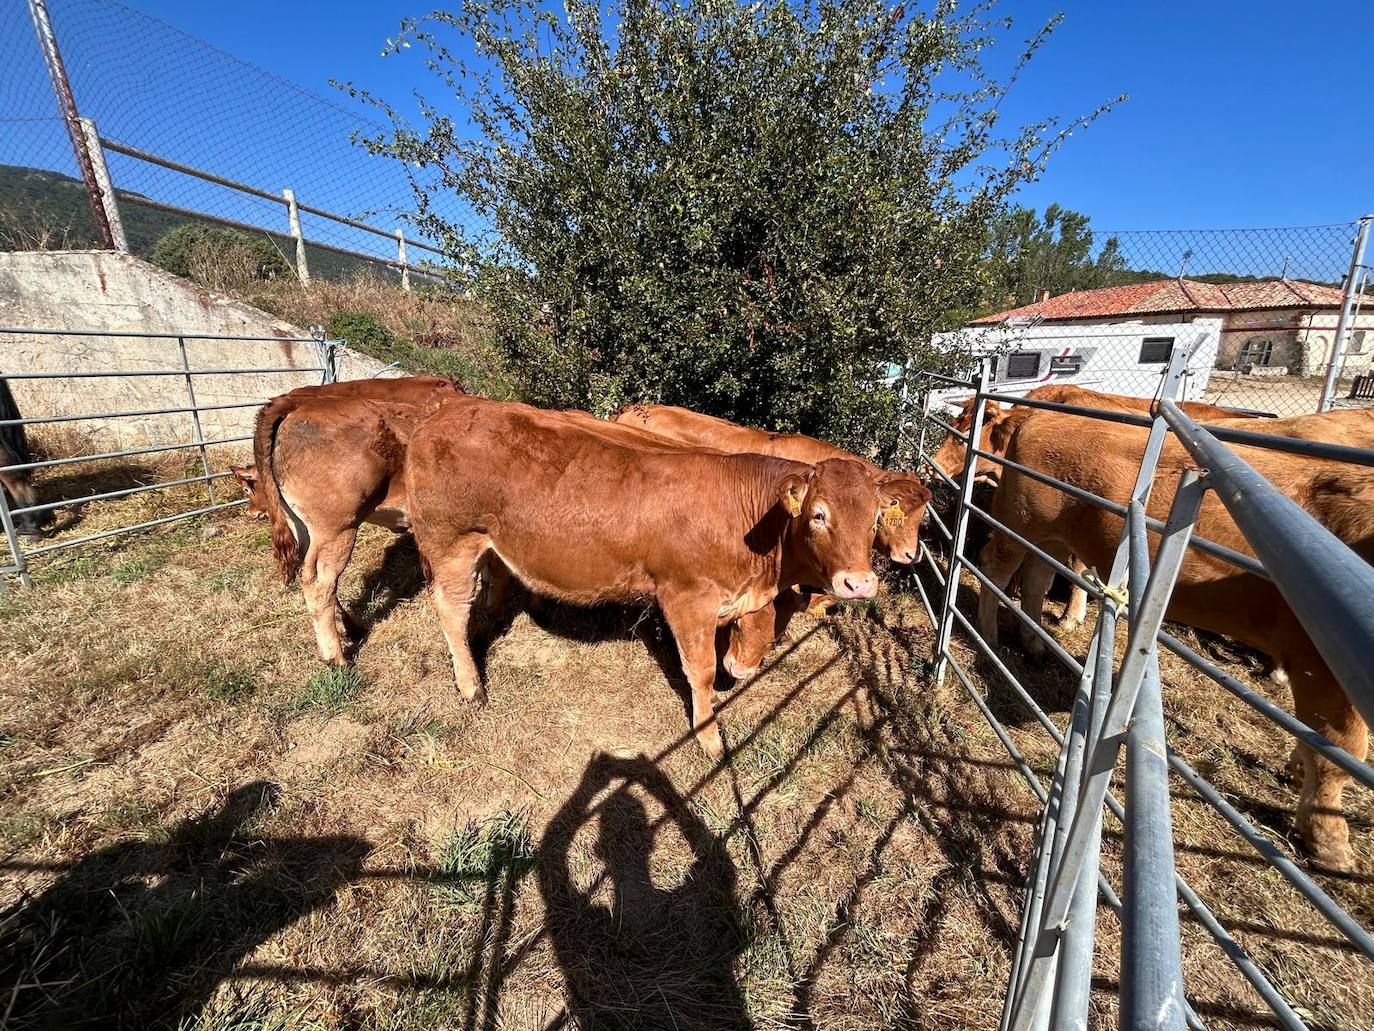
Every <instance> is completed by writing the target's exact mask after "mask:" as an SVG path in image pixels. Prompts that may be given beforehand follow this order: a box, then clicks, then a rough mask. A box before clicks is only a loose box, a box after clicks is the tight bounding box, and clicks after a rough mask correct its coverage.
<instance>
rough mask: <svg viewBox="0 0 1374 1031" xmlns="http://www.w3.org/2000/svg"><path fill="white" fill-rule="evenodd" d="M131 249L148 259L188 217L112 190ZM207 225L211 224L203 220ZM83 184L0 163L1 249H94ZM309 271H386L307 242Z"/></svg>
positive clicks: (291, 249)
mask: <svg viewBox="0 0 1374 1031" xmlns="http://www.w3.org/2000/svg"><path fill="white" fill-rule="evenodd" d="M115 195H116V197H117V198H118V200H119V217H120V220H121V221H122V222H123V223H124V235H125V237H126V238H127V239H128V241H129V250H130V251H132V252H133V253H134V254H136V255H137V256H138V257H140V258H146V259H151V257H152V253H153V247H154V246H156V244H157V241H158V239H159V238H161V236H162V234H163V233H165V232H167V231H168V230H169V229H174V228H176V227H177V226H179V225H183V224H185V223H186V222H189V221H193V220H192V219H188V218H184V217H183V216H181V215H174V214H172V213H170V212H167V211H159V210H158V209H156V208H150V207H148V206H146V205H144V204H140V203H138V201H139V200H140V199H141V196H142V195H141V194H137V193H131V192H130V191H128V190H119V189H116V190H115ZM206 221H207V224H214V223H211V222H209V220H206ZM261 233H262V235H263V236H265V237H267V238H268V239H270V240H271V241H272V242H273V243H274V244H275V245H276V246H277V247H278V248H280V250H281V252H282V253H283V254H284V255H286V257H287V260H288V261H290V262H292V263H293V264H294V261H295V253H296V252H295V244H294V243H293V242H292V240H291V238H290V237H289V236H287V235H285V234H283V233H270V232H267V231H266V230H261ZM96 246H97V243H96V236H95V225H94V222H93V221H92V219H91V208H90V203H89V201H88V200H87V199H86V188H85V186H84V185H83V184H82V183H81V180H79V179H73V178H72V177H71V176H69V175H63V174H62V173H60V172H51V171H48V170H46V169H41V168H25V167H23V166H22V165H0V251H27V250H81V249H85V248H92V247H96ZM305 253H306V260H307V261H309V263H310V274H311V275H312V276H315V277H318V278H321V279H330V280H335V281H342V280H346V279H350V278H352V277H353V275H354V274H355V273H357V272H359V271H362V270H365V269H366V270H370V271H372V272H374V273H380V274H386V275H390V273H389V271H388V270H387V268H386V266H384V265H375V264H372V263H371V262H366V261H362V260H360V259H357V258H350V257H347V256H345V255H342V254H335V253H333V252H332V251H325V250H320V249H319V248H318V247H312V246H310V245H309V244H306V248H305Z"/></svg>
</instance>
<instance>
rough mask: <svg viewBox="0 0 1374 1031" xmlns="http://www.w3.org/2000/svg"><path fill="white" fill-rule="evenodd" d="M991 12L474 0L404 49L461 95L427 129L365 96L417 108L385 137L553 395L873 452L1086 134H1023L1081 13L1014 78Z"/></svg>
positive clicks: (504, 334) (427, 120)
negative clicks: (1059, 46)
mask: <svg viewBox="0 0 1374 1031" xmlns="http://www.w3.org/2000/svg"><path fill="white" fill-rule="evenodd" d="M992 6H993V4H991V3H987V4H981V5H978V6H976V7H975V8H974V9H973V13H969V14H962V13H957V12H956V11H955V10H954V5H953V4H951V3H940V4H938V5H937V6H936V8H935V10H934V11H933V12H929V13H927V12H914V11H908V10H907V9H906V8H905V7H904V6H903V5H902V4H900V3H899V4H898V5H897V6H887V5H886V4H885V3H884V2H882V0H822V2H819V3H813V2H809V0H803V2H788V0H762V2H758V3H752V4H747V5H746V4H743V3H740V2H737V0H677V2H670V0H609V2H608V3H607V4H605V5H603V4H601V3H599V2H594V0H567V4H566V10H567V16H566V17H558V16H556V15H554V14H552V13H550V12H549V11H548V10H546V9H544V8H542V7H541V6H540V5H539V4H538V3H536V2H532V0H471V2H468V3H465V4H464V6H463V7H462V9H461V10H460V11H458V12H456V13H447V12H438V13H435V14H433V15H430V16H429V17H428V18H425V19H423V20H408V21H406V22H405V23H403V26H402V31H401V34H400V36H399V37H398V38H397V39H395V40H393V41H391V43H390V45H389V50H390V51H392V52H395V51H399V50H402V49H405V48H408V47H412V46H414V47H417V48H419V49H421V50H422V52H423V53H424V54H425V59H426V61H427V64H428V66H429V68H430V69H431V70H432V71H433V72H434V73H435V74H436V75H437V76H438V77H439V79H440V81H441V82H442V84H443V86H444V88H445V89H446V90H447V91H449V92H450V93H451V94H453V97H452V98H450V99H449V100H448V101H446V102H444V103H440V102H438V101H427V100H424V99H422V100H421V105H422V107H421V109H422V112H423V120H424V124H423V125H422V126H419V127H415V126H412V125H409V124H407V123H406V122H405V121H404V120H402V119H400V118H399V117H398V116H397V114H396V112H395V111H394V110H393V109H392V108H390V107H389V106H388V105H387V104H386V103H385V102H383V101H381V100H379V99H377V98H375V97H371V96H369V95H367V94H366V93H364V92H363V91H360V90H356V89H353V88H352V87H348V88H349V89H350V90H351V92H353V93H354V95H361V96H364V97H367V99H369V100H371V101H372V102H373V103H375V104H377V105H378V106H379V107H380V108H382V109H383V110H384V111H385V112H386V113H387V114H388V115H389V116H390V117H391V119H392V129H391V130H390V131H388V132H386V133H384V134H382V135H379V136H377V137H374V138H371V139H368V140H365V141H364V142H365V143H366V144H367V145H368V146H369V147H370V148H371V149H372V150H373V151H374V152H376V153H380V154H385V155H389V156H391V157H393V158H396V159H397V160H398V161H400V162H401V163H402V164H403V166H404V167H405V168H406V169H407V170H408V171H409V172H410V174H411V175H412V182H413V183H414V185H415V189H416V192H417V197H418V215H417V217H416V221H417V222H418V223H419V225H420V227H421V228H422V229H423V230H425V231H427V232H428V233H430V234H432V235H433V236H435V237H437V238H439V239H442V240H444V241H445V243H446V246H447V248H448V249H449V250H450V251H451V252H453V253H455V254H458V255H461V256H462V258H463V264H464V267H465V268H466V269H467V270H468V273H467V274H468V278H469V280H470V282H469V284H468V285H469V286H470V288H471V289H473V290H474V292H475V293H476V294H477V295H478V296H479V297H480V298H482V299H483V300H484V301H485V303H486V304H487V305H488V306H489V307H490V309H491V312H492V318H493V322H494V327H495V332H496V334H497V337H498V340H499V343H500V345H501V346H502V347H503V348H504V349H505V351H506V352H507V354H508V356H509V357H510V359H512V360H511V362H510V367H511V369H512V370H513V371H514V374H515V375H516V376H517V377H518V378H519V380H520V383H519V386H520V387H521V389H522V391H523V393H524V394H525V396H526V397H528V398H529V399H530V400H532V401H534V402H536V403H540V404H546V405H554V406H582V407H589V408H591V409H593V410H594V411H597V412H602V413H605V412H607V411H609V410H612V409H614V408H615V407H617V406H618V405H620V404H622V403H626V402H631V401H660V402H666V403H673V404H684V405H690V406H691V407H693V408H696V409H698V410H701V411H705V412H709V413H713V414H717V415H722V416H725V417H728V418H733V419H738V420H741V421H744V422H748V423H753V424H756V425H761V426H765V427H769V428H776V429H800V430H803V431H805V432H810V433H818V434H821V435H823V436H826V437H828V438H830V439H832V440H836V441H838V442H842V443H845V444H847V445H848V446H850V447H853V448H856V449H859V450H865V451H870V452H872V451H875V450H877V449H879V448H881V447H882V446H883V445H884V444H886V443H887V442H889V441H891V440H892V439H893V438H894V436H895V425H896V418H897V402H898V396H899V388H900V384H895V385H893V384H887V383H885V382H884V381H883V370H884V367H885V363H887V362H895V363H904V362H905V361H906V360H907V359H909V358H913V357H919V358H921V359H922V361H924V362H927V363H929V362H933V361H935V360H937V359H939V358H940V357H941V356H933V355H931V354H930V353H929V350H930V343H929V341H930V337H931V334H932V333H934V332H936V331H939V330H942V329H946V328H948V327H950V326H952V325H957V324H959V322H960V320H961V318H962V316H963V315H964V314H965V313H967V312H969V311H971V310H972V309H974V308H976V307H977V305H978V304H979V302H980V300H981V299H982V298H983V297H984V296H985V293H986V283H985V278H986V275H987V269H986V262H985V256H986V253H987V250H986V248H987V239H988V230H989V227H990V226H991V225H992V224H993V223H994V221H995V219H996V218H997V215H998V213H999V212H1000V211H1001V210H1002V209H1003V207H1004V205H1005V203H1006V201H1007V198H1008V197H1009V196H1010V195H1011V194H1012V193H1013V191H1015V189H1016V188H1017V187H1018V186H1019V185H1020V184H1022V183H1023V182H1026V181H1027V180H1030V179H1033V178H1034V177H1035V176H1037V175H1038V174H1039V173H1040V171H1041V170H1042V169H1043V167H1044V164H1045V161H1046V159H1047V158H1048V157H1049V155H1050V154H1051V152H1052V151H1054V150H1055V149H1056V147H1057V146H1058V145H1059V143H1060V142H1061V141H1062V139H1063V138H1064V136H1065V135H1067V133H1068V131H1069V129H1071V128H1072V127H1073V126H1068V127H1065V128H1064V129H1062V130H1061V129H1059V128H1058V123H1057V121H1056V120H1055V119H1047V120H1045V121H1042V122H1039V123H1037V124H1034V125H1030V126H1027V127H1024V128H1020V129H1017V130H1015V131H1012V132H1010V133H1006V134H1003V133H1000V132H999V128H998V121H999V118H998V105H999V103H1000V102H1001V100H1002V98H1003V96H1004V95H1005V93H1006V91H1007V89H1008V88H1009V87H1010V85H1011V83H1012V82H1013V81H1014V80H1015V78H1016V76H1017V74H1018V73H1019V72H1020V70H1021V68H1022V67H1023V66H1024V64H1025V63H1026V62H1027V61H1028V60H1030V59H1031V57H1032V56H1033V55H1034V53H1035V52H1036V51H1037V49H1038V48H1039V46H1040V45H1041V43H1042V42H1043V41H1044V39H1045V38H1046V36H1047V35H1048V34H1049V32H1050V31H1051V30H1052V29H1053V27H1054V24H1055V22H1051V23H1050V24H1048V25H1046V26H1045V27H1044V28H1043V29H1041V30H1040V31H1039V32H1037V33H1036V34H1035V35H1034V36H1033V37H1032V38H1031V39H1030V40H1029V41H1028V43H1027V44H1026V46H1025V49H1024V52H1023V53H1022V55H1021V57H1020V60H1019V61H1017V62H1012V64H1013V67H1012V70H1011V71H1010V74H1009V75H1008V76H1006V77H1004V78H1001V79H998V78H997V77H995V76H994V75H993V74H992V73H991V72H990V71H989V70H988V69H987V68H986V67H985V66H984V63H983V62H984V58H985V56H986V53H987V48H988V47H989V46H990V45H991V44H993V43H994V42H995V41H996V40H997V39H998V38H999V37H1000V35H1001V34H1002V33H1003V32H1004V31H1005V30H1006V29H1007V28H1008V27H1009V25H1010V23H1009V22H1008V21H1006V20H1000V21H992V20H990V19H989V17H988V16H987V12H988V11H989V9H990V8H991V7H992ZM469 53H471V54H473V55H475V56H472V57H467V56H464V55H467V54H469ZM454 99H456V100H457V107H456V108H455V106H454V104H453V100H454ZM453 110H458V111H461V112H464V113H465V114H466V116H467V120H468V121H467V122H466V123H465V122H463V121H461V120H460V119H459V118H458V117H457V116H455V115H453V114H450V113H449V112H450V111H453ZM1096 113H1097V112H1094V113H1093V114H1092V115H1089V116H1087V117H1086V118H1080V119H1077V120H1075V122H1074V123H1073V125H1079V124H1082V123H1084V122H1085V121H1088V120H1090V119H1091V118H1092V117H1095V115H1096ZM434 190H445V191H455V192H457V193H458V194H459V195H460V196H461V197H462V198H463V199H464V200H465V201H466V202H467V203H468V204H469V205H470V206H471V207H472V208H473V209H475V211H476V212H477V213H478V214H479V215H480V216H482V217H483V218H484V219H485V220H486V221H487V223H488V225H489V231H488V232H487V233H485V234H484V235H481V236H474V235H472V234H470V233H468V232H466V231H465V230H464V227H463V226H461V225H458V224H455V223H453V222H451V221H448V220H446V219H444V218H443V217H442V216H441V215H440V214H439V213H438V210H439V209H438V206H436V205H431V204H430V203H429V200H430V198H431V196H432V195H433V193H432V191H434Z"/></svg>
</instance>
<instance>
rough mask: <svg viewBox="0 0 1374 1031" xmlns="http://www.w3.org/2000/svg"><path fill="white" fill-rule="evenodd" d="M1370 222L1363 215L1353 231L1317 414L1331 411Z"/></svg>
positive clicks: (1370, 219) (1372, 217)
mask: <svg viewBox="0 0 1374 1031" xmlns="http://www.w3.org/2000/svg"><path fill="white" fill-rule="evenodd" d="M1371 221H1374V215H1365V216H1364V217H1363V218H1361V219H1360V226H1359V228H1358V229H1357V230H1355V248H1354V250H1353V251H1351V254H1350V271H1349V272H1347V273H1346V275H1345V283H1344V289H1343V291H1342V293H1343V295H1344V296H1342V298H1341V314H1340V317H1339V318H1338V319H1337V320H1336V333H1335V336H1333V337H1332V339H1331V359H1330V361H1328V362H1327V365H1326V379H1325V381H1324V382H1323V383H1322V394H1321V398H1320V399H1319V400H1318V402H1317V411H1318V412H1329V411H1330V410H1331V399H1332V397H1333V396H1335V393H1336V381H1337V380H1339V379H1340V375H1341V359H1342V358H1343V357H1344V351H1345V330H1346V326H1347V325H1348V324H1349V322H1350V310H1351V308H1352V307H1354V304H1355V284H1356V283H1357V282H1358V280H1359V278H1360V277H1359V272H1360V266H1361V265H1363V264H1364V249H1365V244H1367V243H1368V242H1369V223H1370V222H1371Z"/></svg>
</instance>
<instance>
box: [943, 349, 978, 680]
mask: <svg viewBox="0 0 1374 1031" xmlns="http://www.w3.org/2000/svg"><path fill="white" fill-rule="evenodd" d="M987 387H988V363H987V362H986V361H984V362H983V363H982V364H981V366H980V367H979V369H978V385H977V390H976V392H975V394H974V398H975V401H977V399H978V398H980V397H981V395H982V393H983V391H985V390H986V389H987ZM982 428H983V406H982V403H981V402H978V403H975V405H974V411H973V425H972V426H971V427H969V439H971V440H977V439H978V434H979V433H980V432H982ZM977 469H978V461H977V459H974V460H972V461H969V462H965V463H964V476H963V480H962V481H961V482H960V484H959V507H958V509H956V512H957V515H956V517H955V520H954V540H953V541H952V542H951V543H950V556H951V558H950V563H949V579H948V581H947V582H946V583H945V598H944V608H943V610H942V612H943V618H942V619H941V620H940V629H939V632H938V633H937V634H936V638H935V683H936V684H937V685H939V684H942V683H943V682H944V679H945V665H944V659H943V658H941V656H942V655H943V653H944V652H945V651H946V650H947V649H948V648H949V637H950V634H951V633H953V631H954V615H953V612H954V607H955V601H956V599H957V598H958V596H959V566H958V563H957V562H956V561H954V558H955V557H956V556H958V555H961V554H962V553H963V551H964V541H965V539H966V538H967V536H968V515H969V511H970V510H971V509H972V508H973V505H972V501H973V479H974V477H975V476H976V475H977Z"/></svg>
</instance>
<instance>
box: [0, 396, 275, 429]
mask: <svg viewBox="0 0 1374 1031" xmlns="http://www.w3.org/2000/svg"><path fill="white" fill-rule="evenodd" d="M262 404H263V403H262V402H261V401H244V402H236V403H234V404H224V405H201V406H200V407H199V408H196V407H195V406H194V405H193V406H192V407H190V408H153V409H150V410H148V411H139V412H88V413H85V414H82V415H44V416H39V417H36V418H32V419H0V426H47V425H50V424H52V423H55V422H88V421H90V420H92V419H137V418H140V417H142V416H146V415H185V414H186V413H187V412H190V413H191V414H193V415H194V414H195V413H196V412H223V411H227V410H229V409H232V408H261V407H262Z"/></svg>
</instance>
